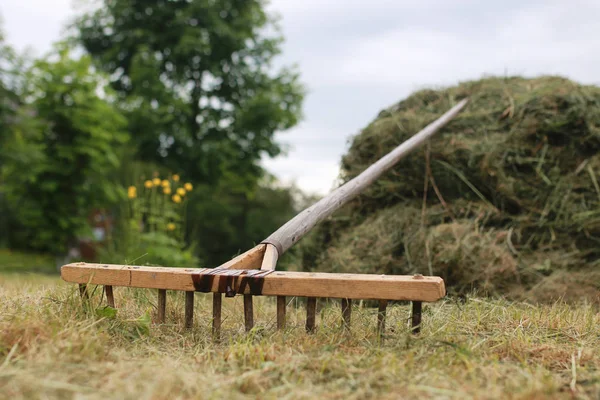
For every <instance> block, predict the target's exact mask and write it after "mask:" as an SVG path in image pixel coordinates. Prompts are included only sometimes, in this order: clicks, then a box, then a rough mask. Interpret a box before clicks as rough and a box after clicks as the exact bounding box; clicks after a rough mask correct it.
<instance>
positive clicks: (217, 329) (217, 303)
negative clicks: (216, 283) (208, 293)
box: [212, 293, 223, 341]
mask: <svg viewBox="0 0 600 400" xmlns="http://www.w3.org/2000/svg"><path fill="white" fill-rule="evenodd" d="M222 300H223V295H222V294H221V293H213V303H212V306H213V320H212V334H213V338H214V339H215V340H217V341H218V340H219V339H220V338H221V308H222V307H221V306H222Z"/></svg>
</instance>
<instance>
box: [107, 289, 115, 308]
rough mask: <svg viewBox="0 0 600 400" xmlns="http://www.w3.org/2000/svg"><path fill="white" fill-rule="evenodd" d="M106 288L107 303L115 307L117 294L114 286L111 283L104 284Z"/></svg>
mask: <svg viewBox="0 0 600 400" xmlns="http://www.w3.org/2000/svg"><path fill="white" fill-rule="evenodd" d="M104 289H105V290H106V303H107V304H108V306H109V307H112V308H115V296H114V294H113V287H112V286H110V285H106V286H104Z"/></svg>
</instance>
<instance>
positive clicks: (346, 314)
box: [341, 299, 352, 330]
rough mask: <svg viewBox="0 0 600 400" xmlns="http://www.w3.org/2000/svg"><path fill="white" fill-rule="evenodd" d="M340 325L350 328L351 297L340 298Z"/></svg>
mask: <svg viewBox="0 0 600 400" xmlns="http://www.w3.org/2000/svg"><path fill="white" fill-rule="evenodd" d="M341 303H342V326H343V327H344V329H346V330H350V320H351V319H352V299H342V302H341Z"/></svg>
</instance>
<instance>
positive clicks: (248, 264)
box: [216, 244, 267, 269]
mask: <svg viewBox="0 0 600 400" xmlns="http://www.w3.org/2000/svg"><path fill="white" fill-rule="evenodd" d="M266 249H267V245H266V244H259V245H258V246H255V247H253V248H251V249H250V250H248V251H247V252H245V253H242V254H240V255H239V256H237V257H234V258H232V259H231V260H229V261H227V262H226V263H224V264H221V265H219V266H218V267H217V268H216V269H258V268H260V267H261V265H262V262H263V257H264V255H265V250H266Z"/></svg>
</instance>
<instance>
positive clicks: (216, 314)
mask: <svg viewBox="0 0 600 400" xmlns="http://www.w3.org/2000/svg"><path fill="white" fill-rule="evenodd" d="M270 246H271V245H269V244H260V245H258V246H256V247H254V248H253V249H251V250H249V251H247V252H246V253H243V254H241V255H240V256H238V257H236V258H234V259H233V260H231V261H229V262H227V263H225V264H223V265H221V266H219V267H217V268H196V269H187V268H165V267H147V266H130V265H110V264H87V263H74V264H67V265H65V266H63V267H62V268H61V276H62V278H63V280H65V281H67V282H72V283H78V284H79V285H80V290H81V294H82V296H84V297H86V296H87V286H86V285H88V284H94V285H104V286H105V288H106V297H107V302H108V304H109V305H110V306H112V307H115V300H114V294H113V287H114V286H123V287H137V288H147V289H158V314H157V320H158V322H159V323H162V322H164V320H165V309H166V293H167V290H176V291H184V292H185V293H186V297H185V319H184V320H185V327H187V328H190V327H192V325H193V310H194V294H195V292H200V293H212V294H213V318H212V323H213V334H214V335H215V337H216V338H218V337H219V336H220V330H221V305H222V296H223V294H224V295H225V297H235V296H237V295H241V296H243V297H244V319H245V327H246V331H249V330H251V329H252V327H253V326H254V313H253V301H252V299H253V296H276V297H277V328H278V329H284V328H285V315H286V297H288V296H296V297H307V302H306V313H307V315H306V330H307V331H308V332H312V331H314V329H315V315H316V303H317V301H316V300H317V298H338V299H341V307H342V317H343V325H344V326H345V327H346V328H348V329H349V328H350V320H351V310H352V300H358V299H361V300H362V299H364V300H377V301H379V312H378V322H377V327H378V331H379V332H380V333H382V332H383V331H384V329H385V315H386V306H387V303H388V301H389V300H408V301H412V302H413V313H412V319H411V320H412V329H413V332H415V333H417V332H419V329H420V325H421V303H422V302H432V301H436V300H438V299H440V298H442V297H443V296H444V295H445V289H444V281H443V280H442V279H441V278H439V277H424V276H422V275H414V276H402V275H367V274H335V273H322V272H292V271H275V270H274V267H275V263H276V260H277V258H276V256H275V257H274V256H273V254H277V253H276V252H271V251H270V250H269V248H270ZM265 266H267V268H263V267H265Z"/></svg>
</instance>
